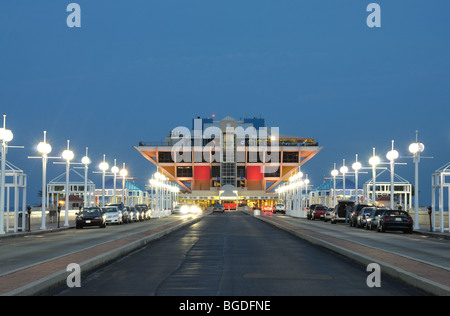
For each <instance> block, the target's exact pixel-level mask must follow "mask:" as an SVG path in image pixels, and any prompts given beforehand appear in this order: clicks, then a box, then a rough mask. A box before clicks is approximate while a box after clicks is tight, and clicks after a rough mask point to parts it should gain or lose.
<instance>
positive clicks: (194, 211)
mask: <svg viewBox="0 0 450 316" xmlns="http://www.w3.org/2000/svg"><path fill="white" fill-rule="evenodd" d="M200 212H201V210H200V208H199V207H198V206H195V205H194V206H191V213H200Z"/></svg>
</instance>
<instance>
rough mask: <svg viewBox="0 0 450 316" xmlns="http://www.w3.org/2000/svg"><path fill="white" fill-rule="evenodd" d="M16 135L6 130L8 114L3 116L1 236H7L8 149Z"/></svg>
mask: <svg viewBox="0 0 450 316" xmlns="http://www.w3.org/2000/svg"><path fill="white" fill-rule="evenodd" d="M13 138H14V135H13V133H12V131H11V130H9V129H6V114H3V128H0V141H1V142H2V144H1V146H2V149H1V152H2V157H1V158H2V162H1V172H2V175H1V180H0V190H1V192H0V235H3V234H5V228H4V218H5V172H6V149H7V147H8V142H10V141H12V140H13Z"/></svg>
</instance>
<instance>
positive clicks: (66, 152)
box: [62, 140, 74, 226]
mask: <svg viewBox="0 0 450 316" xmlns="http://www.w3.org/2000/svg"><path fill="white" fill-rule="evenodd" d="M69 144H70V140H67V149H66V150H64V151H63V153H62V158H63V159H64V160H65V161H66V188H65V191H66V192H65V196H66V203H65V205H64V211H65V216H64V226H69V196H70V185H69V175H70V161H71V160H72V159H73V157H74V153H73V151H71V150H70V147H69Z"/></svg>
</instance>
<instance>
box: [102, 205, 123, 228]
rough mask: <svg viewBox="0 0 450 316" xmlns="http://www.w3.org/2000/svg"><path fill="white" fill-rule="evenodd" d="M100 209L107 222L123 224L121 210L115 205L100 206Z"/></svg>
mask: <svg viewBox="0 0 450 316" xmlns="http://www.w3.org/2000/svg"><path fill="white" fill-rule="evenodd" d="M102 211H103V213H105V215H106V223H107V224H114V223H115V224H118V225H121V224H123V218H122V212H121V211H120V210H119V209H118V208H117V206H105V207H103V208H102Z"/></svg>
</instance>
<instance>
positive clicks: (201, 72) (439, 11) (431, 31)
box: [0, 0, 450, 205]
mask: <svg viewBox="0 0 450 316" xmlns="http://www.w3.org/2000/svg"><path fill="white" fill-rule="evenodd" d="M70 2H72V1H61V0H48V1H47V0H46V1H44V0H41V1H35V0H23V1H16V0H4V1H1V2H0V112H1V113H6V114H7V128H9V129H11V130H12V131H13V133H14V140H13V141H12V142H11V145H16V146H18V145H23V146H25V148H24V149H10V150H9V152H8V156H7V159H8V161H11V162H12V163H14V164H16V165H17V166H19V167H21V168H22V169H24V171H25V172H26V173H27V175H28V181H29V183H28V197H29V199H28V200H29V204H33V203H38V202H39V198H38V197H37V192H38V190H40V186H41V163H40V161H39V160H31V159H28V158H27V157H28V156H30V155H36V154H37V153H36V145H37V143H38V142H39V141H41V140H42V136H43V131H44V130H47V133H48V140H49V142H50V143H51V145H52V147H53V152H52V154H53V155H59V154H60V153H61V152H62V150H63V149H64V147H65V146H66V140H67V139H70V141H71V148H72V149H73V150H74V151H75V159H76V160H78V161H79V160H81V157H82V156H83V155H84V150H85V147H89V152H90V157H91V159H92V160H93V165H92V169H91V170H93V169H97V168H96V167H97V166H98V163H99V162H100V160H101V159H102V155H103V154H106V157H107V159H108V160H109V162H110V163H112V162H113V159H114V158H116V159H117V161H118V163H119V164H122V162H125V163H126V164H127V167H128V169H129V172H130V174H131V175H133V176H136V177H138V179H139V180H138V182H139V183H141V184H143V183H145V182H146V181H147V180H148V178H149V177H150V175H151V174H152V173H153V172H154V171H155V168H154V167H153V166H152V165H151V164H150V163H148V162H147V161H146V160H145V159H144V158H143V157H141V156H140V155H139V154H138V153H137V152H136V151H135V150H134V149H133V148H132V146H134V145H137V144H138V142H139V141H159V140H161V139H162V138H164V137H165V135H166V134H168V133H169V131H170V130H171V129H172V128H174V127H177V126H187V127H191V122H192V119H193V118H194V117H197V116H201V117H208V116H211V115H212V114H215V115H216V118H219V119H221V118H223V117H224V116H226V115H230V116H232V117H234V118H236V119H240V118H244V117H253V116H258V117H259V116H262V117H263V118H265V119H266V123H267V125H268V126H278V127H280V132H281V133H282V134H292V135H297V136H302V137H313V138H316V139H317V140H318V142H319V145H321V146H324V147H325V148H324V150H322V152H320V153H319V154H318V155H317V156H316V157H315V158H314V159H313V160H311V161H310V162H308V163H307V164H306V165H305V166H304V168H303V172H304V173H307V174H308V175H309V178H310V179H312V183H313V184H314V185H319V184H321V183H322V181H323V178H324V177H325V176H329V174H330V171H331V169H332V168H333V163H334V162H336V163H337V164H338V166H340V165H341V164H342V159H346V161H347V162H348V164H347V165H348V166H350V165H351V162H353V161H354V158H355V154H358V155H359V160H360V161H361V162H362V163H363V165H365V166H367V165H368V162H367V161H368V159H369V157H370V156H371V155H372V147H376V149H377V153H378V154H379V155H380V157H382V158H383V159H385V154H386V152H387V151H388V150H389V149H390V146H391V140H395V145H396V149H397V150H398V151H399V152H400V155H401V156H409V153H408V145H409V144H410V143H411V142H412V141H414V139H415V131H416V130H419V140H420V141H422V142H423V143H424V144H425V152H424V153H423V156H433V157H434V158H433V159H423V160H422V161H421V164H420V179H421V180H420V191H421V194H420V204H422V205H429V204H430V203H431V174H432V173H433V172H434V170H436V169H437V168H439V167H441V166H442V165H444V164H446V163H447V162H449V161H450V146H449V145H450V124H449V119H450V109H449V104H450V89H449V84H450V59H449V56H450V42H449V40H448V39H449V35H448V34H449V31H450V20H449V19H448V12H449V10H450V2H449V1H448V0H433V1H427V0H418V1H406V0H396V1H385V0H383V1H381V0H380V1H373V2H377V3H378V4H379V5H380V6H381V23H382V27H381V28H369V27H368V26H367V25H366V18H367V16H368V14H369V13H368V12H366V7H367V5H368V4H369V3H370V2H372V1H364V0H283V1H280V0H239V1H238V0H227V1H218V0H164V1H162V0H132V1H125V0H121V1H117V0H110V1H104V0H89V1H87V0H78V1H73V2H76V3H78V4H79V5H80V6H81V28H69V27H68V26H67V25H66V18H67V16H68V15H69V13H68V12H66V6H67V5H68V4H69V3H70ZM398 161H399V162H406V163H408V164H407V165H402V166H398V167H397V169H396V172H397V173H398V174H399V175H401V176H402V177H404V178H406V179H407V180H409V181H411V182H412V183H413V182H414V166H413V163H412V159H407V158H404V159H399V160H398ZM64 170H65V169H64V167H63V166H61V165H54V164H53V163H52V162H50V163H49V166H48V180H51V179H53V178H54V177H56V176H57V175H59V174H61V173H63V172H64ZM90 177H91V178H92V179H93V180H94V181H95V182H96V183H97V184H98V185H100V183H101V176H100V175H99V174H91V176H90ZM367 179H368V175H365V176H362V180H360V183H361V182H364V181H366V180H367Z"/></svg>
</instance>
